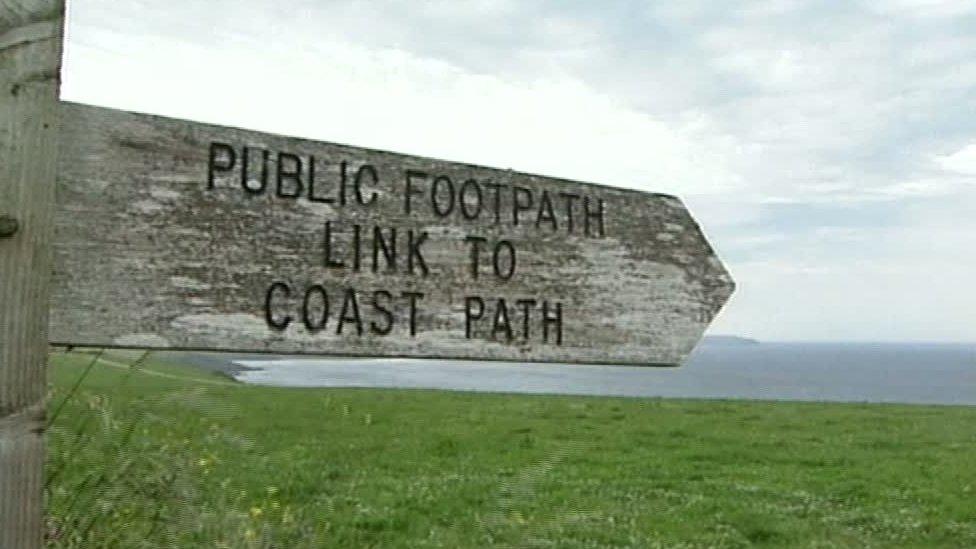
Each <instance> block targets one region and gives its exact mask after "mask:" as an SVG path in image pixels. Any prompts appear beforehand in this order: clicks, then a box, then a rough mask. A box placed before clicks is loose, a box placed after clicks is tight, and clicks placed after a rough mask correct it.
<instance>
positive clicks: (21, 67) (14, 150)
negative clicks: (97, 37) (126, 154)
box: [0, 0, 64, 549]
mask: <svg viewBox="0 0 976 549" xmlns="http://www.w3.org/2000/svg"><path fill="white" fill-rule="evenodd" d="M63 27H64V0H0V229H2V230H0V547H2V548H28V549H30V548H38V547H41V545H42V544H43V521H44V514H43V505H42V503H43V492H42V487H43V477H44V424H45V415H44V405H45V402H44V395H45V391H46V387H45V385H46V383H45V370H46V363H47V347H48V335H47V334H48V285H49V279H50V275H51V247H50V241H51V232H52V226H53V224H52V219H51V213H52V211H53V206H54V188H55V179H56V175H57V174H56V169H57V164H58V163H57V154H58V143H59V136H58V132H59V129H60V124H59V112H60V108H59V107H60V105H59V103H58V92H59V87H60V80H61V79H60V73H61V70H60V69H61V46H62V36H63V34H64V31H63Z"/></svg>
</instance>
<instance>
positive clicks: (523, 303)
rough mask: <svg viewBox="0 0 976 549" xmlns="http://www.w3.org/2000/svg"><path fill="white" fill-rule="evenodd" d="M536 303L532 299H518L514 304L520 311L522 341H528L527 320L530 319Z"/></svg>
mask: <svg viewBox="0 0 976 549" xmlns="http://www.w3.org/2000/svg"><path fill="white" fill-rule="evenodd" d="M536 303H537V302H536V300H534V299H520V300H518V301H516V302H515V305H516V306H518V307H520V308H521V309H522V339H524V340H526V341H528V339H529V320H530V319H531V318H532V309H534V308H535V305H536Z"/></svg>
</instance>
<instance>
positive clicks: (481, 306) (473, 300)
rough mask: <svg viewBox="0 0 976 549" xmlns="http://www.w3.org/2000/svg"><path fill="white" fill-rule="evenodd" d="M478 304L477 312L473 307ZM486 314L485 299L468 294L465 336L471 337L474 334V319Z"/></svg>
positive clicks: (466, 299)
mask: <svg viewBox="0 0 976 549" xmlns="http://www.w3.org/2000/svg"><path fill="white" fill-rule="evenodd" d="M473 305H477V306H478V310H477V312H475V311H474V309H473V308H472V306H473ZM484 316H485V301H484V300H483V299H481V298H480V297H478V296H468V297H465V298H464V337H465V338H467V339H471V336H472V335H473V330H472V328H473V326H472V325H471V324H472V321H474V320H481V319H482V318H484Z"/></svg>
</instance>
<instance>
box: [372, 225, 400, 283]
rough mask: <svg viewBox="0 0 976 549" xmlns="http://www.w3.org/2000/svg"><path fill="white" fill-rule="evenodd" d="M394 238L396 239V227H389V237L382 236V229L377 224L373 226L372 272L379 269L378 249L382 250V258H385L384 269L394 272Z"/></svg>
mask: <svg viewBox="0 0 976 549" xmlns="http://www.w3.org/2000/svg"><path fill="white" fill-rule="evenodd" d="M396 240H397V230H396V227H390V238H389V239H384V238H383V229H382V228H381V227H378V226H374V227H373V272H374V273H375V272H377V271H379V268H380V267H379V263H380V251H382V252H383V258H384V259H385V260H386V270H387V271H389V272H396V269H397V266H396V259H397V253H396Z"/></svg>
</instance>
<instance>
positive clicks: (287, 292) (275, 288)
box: [264, 282, 292, 332]
mask: <svg viewBox="0 0 976 549" xmlns="http://www.w3.org/2000/svg"><path fill="white" fill-rule="evenodd" d="M276 293H277V294H284V297H285V298H288V297H291V287H290V286H288V285H287V284H285V283H284V282H275V283H273V284H271V287H270V288H268V293H267V294H266V295H265V296H264V320H265V322H267V323H268V326H269V327H270V328H271V329H272V330H277V331H279V332H280V331H283V330H284V329H285V328H287V327H288V325H289V324H291V320H292V319H291V315H285V316H283V317H280V318H276V317H275V316H274V312H273V311H272V304H273V303H272V301H274V298H275V294H276Z"/></svg>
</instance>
